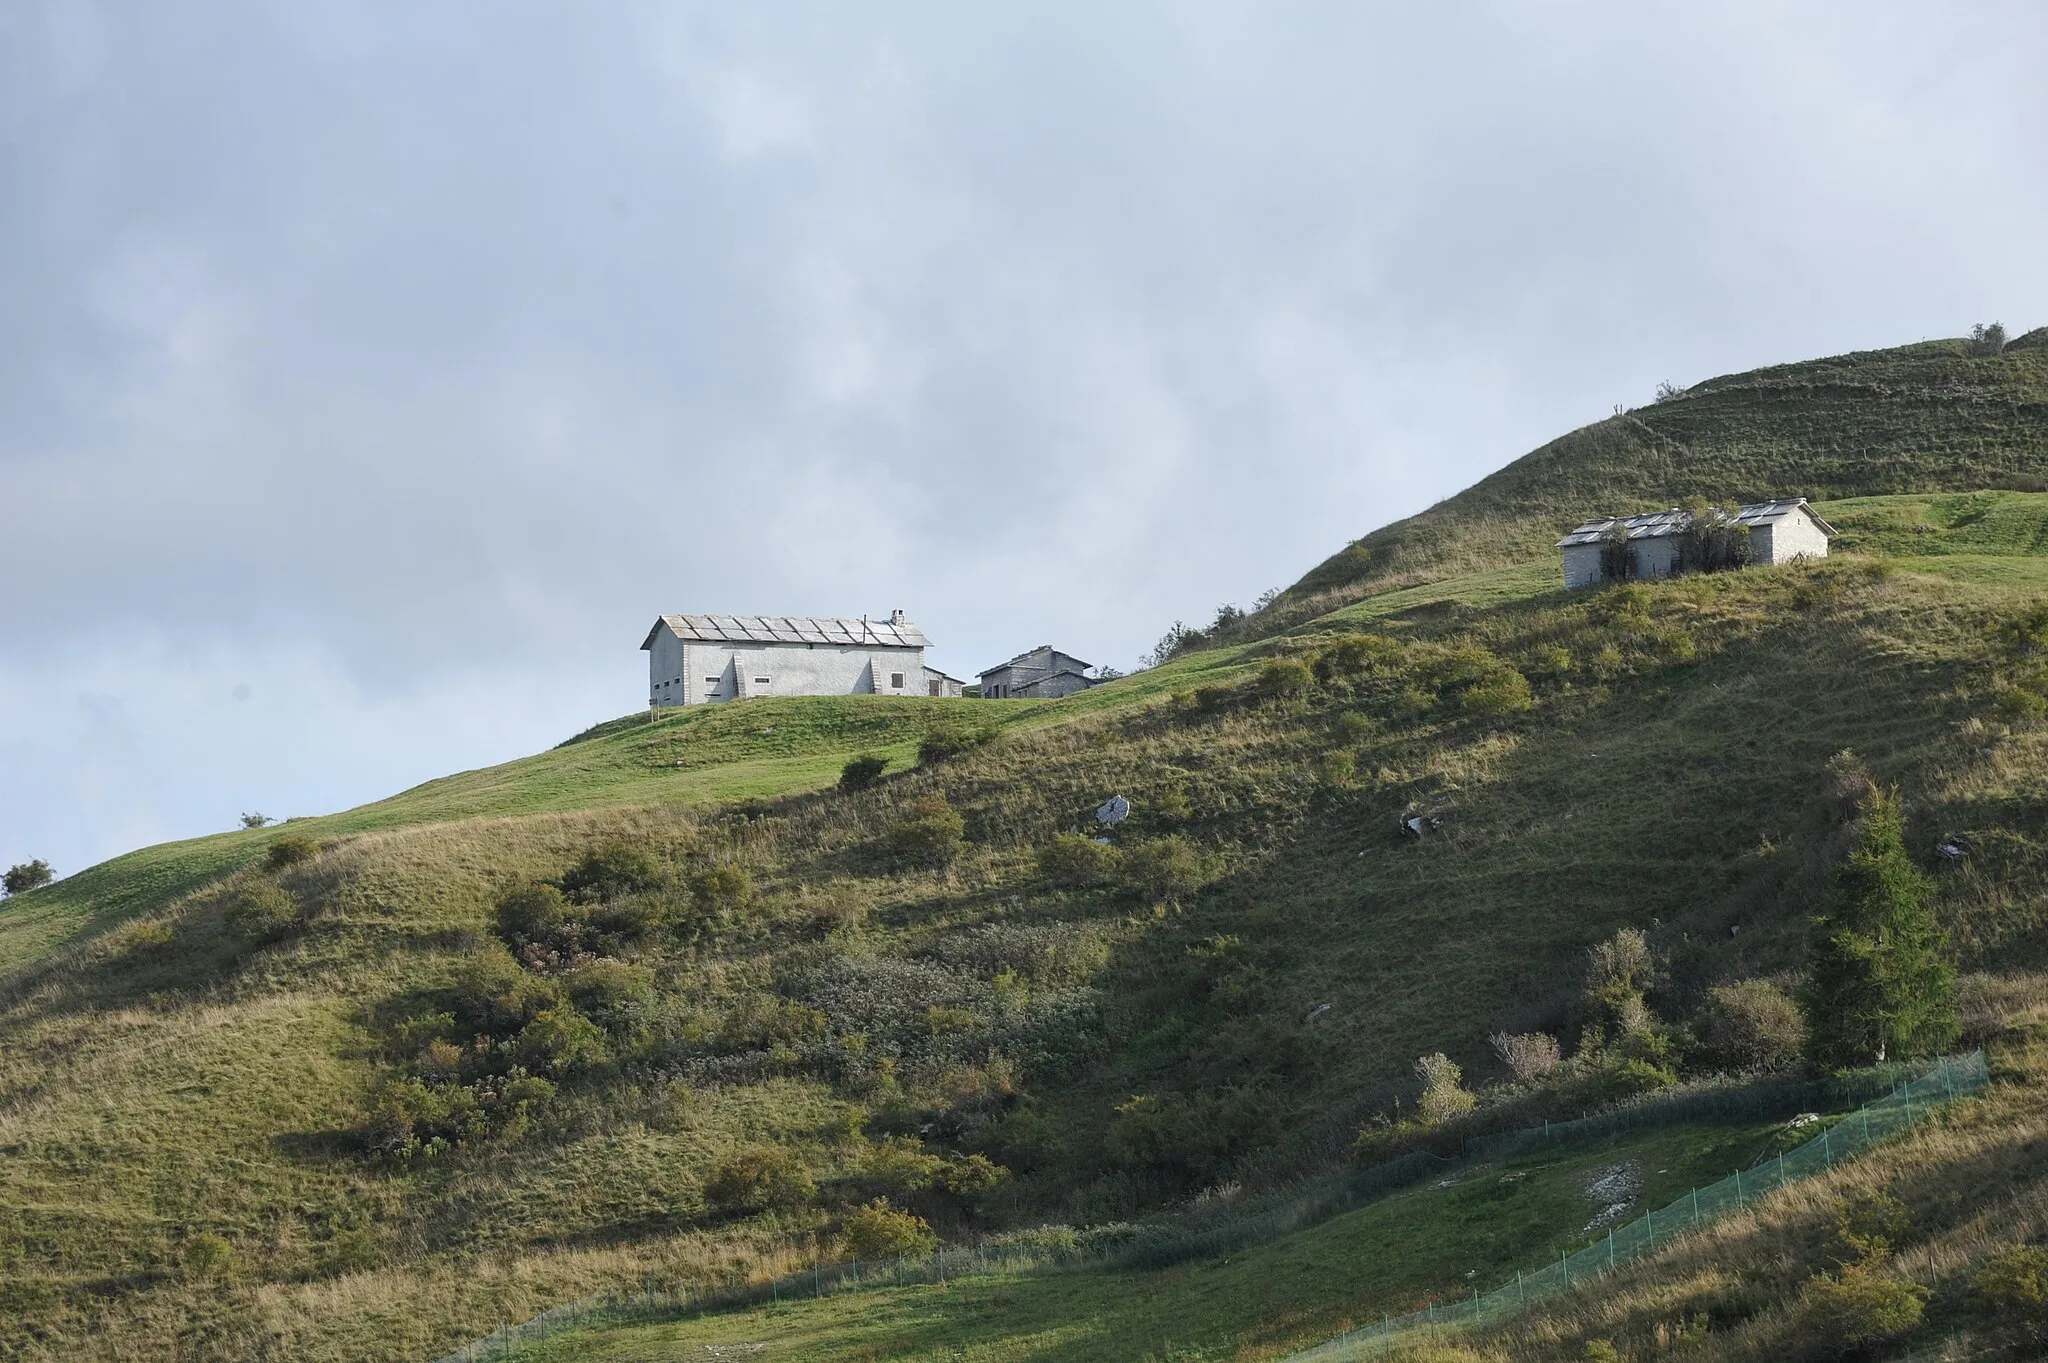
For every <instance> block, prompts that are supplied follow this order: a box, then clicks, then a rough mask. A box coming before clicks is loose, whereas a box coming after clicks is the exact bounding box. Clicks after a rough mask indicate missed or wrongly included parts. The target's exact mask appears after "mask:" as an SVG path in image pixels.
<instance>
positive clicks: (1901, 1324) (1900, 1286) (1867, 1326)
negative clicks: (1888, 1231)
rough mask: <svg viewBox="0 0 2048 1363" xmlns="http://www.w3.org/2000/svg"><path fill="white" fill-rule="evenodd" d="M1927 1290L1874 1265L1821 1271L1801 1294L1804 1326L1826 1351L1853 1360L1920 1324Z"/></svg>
mask: <svg viewBox="0 0 2048 1363" xmlns="http://www.w3.org/2000/svg"><path fill="white" fill-rule="evenodd" d="M1927 1296H1928V1293H1927V1289H1926V1288H1924V1287H1922V1286H1920V1284H1918V1283H1909V1282H1903V1281H1901V1280H1899V1279H1897V1278H1893V1277H1889V1276H1887V1275H1886V1274H1885V1273H1884V1271H1883V1270H1882V1269H1881V1268H1879V1267H1877V1266H1875V1265H1871V1264H1849V1265H1847V1266H1845V1267H1844V1268H1842V1270H1841V1271H1840V1272H1838V1273H1822V1274H1819V1275H1818V1276H1816V1277H1814V1278H1811V1279H1809V1280H1808V1281H1807V1284H1806V1287H1805V1289H1804V1290H1803V1291H1802V1292H1801V1293H1800V1303H1799V1304H1800V1323H1801V1325H1802V1326H1803V1327H1804V1329H1805V1333H1806V1334H1807V1335H1808V1337H1809V1338H1811V1339H1812V1340H1813V1341H1814V1342H1815V1344H1816V1345H1817V1347H1818V1348H1819V1349H1820V1350H1821V1351H1822V1352H1824V1353H1828V1354H1832V1355H1834V1356H1837V1357H1848V1356H1851V1355H1854V1354H1857V1353H1860V1352H1861V1351H1863V1350H1866V1349H1868V1348H1870V1347H1871V1346H1873V1345H1876V1344H1882V1343H1884V1342H1885V1341H1887V1340H1891V1339H1895V1338H1897V1337H1898V1336H1900V1335H1903V1334H1905V1333H1906V1332H1907V1331H1908V1330H1911V1329H1912V1328H1913V1327H1914V1326H1916V1325H1918V1324H1919V1323H1920V1317H1921V1314H1922V1312H1923V1311H1924V1310H1925V1309H1926V1306H1927Z"/></svg>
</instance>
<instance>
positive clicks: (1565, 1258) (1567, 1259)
mask: <svg viewBox="0 0 2048 1363" xmlns="http://www.w3.org/2000/svg"><path fill="white" fill-rule="evenodd" d="M1557 1262H1558V1265H1559V1266H1560V1267H1562V1268H1563V1269H1564V1285H1565V1286H1566V1287H1570V1286H1571V1285H1572V1261H1571V1256H1569V1255H1567V1254H1565V1253H1564V1252H1563V1251H1559V1253H1558V1256H1557Z"/></svg>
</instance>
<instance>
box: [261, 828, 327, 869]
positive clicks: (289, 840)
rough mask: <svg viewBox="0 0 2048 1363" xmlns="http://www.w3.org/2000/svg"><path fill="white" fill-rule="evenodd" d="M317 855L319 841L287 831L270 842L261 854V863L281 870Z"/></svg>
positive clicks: (318, 853)
mask: <svg viewBox="0 0 2048 1363" xmlns="http://www.w3.org/2000/svg"><path fill="white" fill-rule="evenodd" d="M319 855H320V844H319V843H317V842H314V841H313V840H312V839H311V838H309V837H306V836H305V835H303V834H300V833H287V834H285V835H284V836H283V837H281V838H279V839H278V840H277V841H276V842H273V843H272V844H270V850H269V851H267V852H265V853H264V854H263V864H264V866H265V867H266V868H268V869H270V870H272V871H282V870H283V869H284V868H285V867H287V866H297V865H298V864H299V863H300V862H303V861H311V860H312V859H313V858H314V857H317V856H319Z"/></svg>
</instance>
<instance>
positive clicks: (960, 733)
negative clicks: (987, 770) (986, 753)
mask: <svg viewBox="0 0 2048 1363" xmlns="http://www.w3.org/2000/svg"><path fill="white" fill-rule="evenodd" d="M994 737H995V733H994V731H993V730H990V729H967V728H954V727H947V728H943V729H934V730H932V731H931V732H930V733H928V734H926V735H925V736H924V738H923V739H922V740H920V741H919V743H918V745H917V760H918V762H919V763H920V764H922V765H924V766H927V767H929V766H933V765H936V764H937V763H940V762H945V761H950V760H951V759H953V758H955V757H958V756H960V754H962V753H966V752H972V751H974V749H976V748H979V747H981V746H982V745H983V744H985V743H987V742H988V741H989V740H990V739H992V738H994Z"/></svg>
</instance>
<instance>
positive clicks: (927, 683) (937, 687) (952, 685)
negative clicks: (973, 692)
mask: <svg viewBox="0 0 2048 1363" xmlns="http://www.w3.org/2000/svg"><path fill="white" fill-rule="evenodd" d="M924 693H925V694H926V695H927V696H944V697H946V698H948V699H950V700H958V699H960V698H961V697H962V696H964V695H966V694H967V683H966V682H964V681H961V680H960V679H959V678H958V677H949V676H947V675H946V674H945V673H943V672H941V671H939V669H938V668H936V667H926V668H925V670H924Z"/></svg>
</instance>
